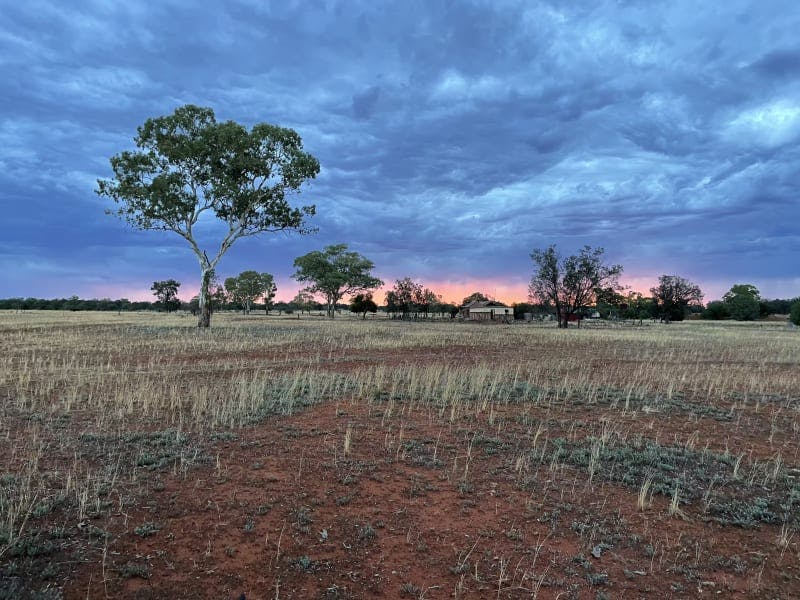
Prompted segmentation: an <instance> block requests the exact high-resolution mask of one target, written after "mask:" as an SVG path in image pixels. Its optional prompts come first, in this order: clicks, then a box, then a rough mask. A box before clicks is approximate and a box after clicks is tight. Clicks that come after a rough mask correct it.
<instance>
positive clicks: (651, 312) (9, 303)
mask: <svg viewBox="0 0 800 600" xmlns="http://www.w3.org/2000/svg"><path fill="white" fill-rule="evenodd" d="M797 301H798V298H793V299H781V298H778V299H774V300H760V301H759V302H758V308H759V310H758V313H759V314H758V316H760V317H761V318H763V317H767V316H769V315H787V314H789V312H790V311H791V306H792V304H793V303H795V302H797ZM213 305H214V306H213V308H214V310H217V311H218V310H227V311H238V310H242V306H241V304H239V303H237V302H225V303H221V302H219V301H218V300H215V301H214V302H213ZM512 307H513V308H514V317H515V318H516V319H522V318H524V317H525V315H526V314H533V315H544V314H550V313H552V312H553V311H552V308H551V307H550V306H548V305H542V304H529V303H526V302H517V303H514V304H512ZM324 308H325V307H324V306H323V305H322V304H321V303H319V302H313V301H312V302H305V303H303V304H301V305H298V304H296V303H294V302H274V303H272V304H271V306H270V312H273V313H278V314H292V313H294V312H311V311H321V310H324ZM349 308H350V307H349V306H348V305H346V304H337V305H336V309H337V310H338V311H346V310H348V309H349ZM377 308H378V310H379V311H381V312H384V311H385V312H390V313H393V312H395V310H393V309H394V308H395V307H392V306H388V307H384V306H380V307H377ZM690 309H691V312H694V313H699V314H700V315H701V316H702V317H703V318H705V319H724V318H729V317H730V315H729V314H727V313H726V312H725V310H724V306H723V303H722V302H721V301H714V302H709V303H708V305H707V306H706V307H705V309H704V307H702V306H693V307H690ZM0 310H71V311H117V312H123V311H141V310H151V311H154V312H167V311H165V308H164V306H163V305H162V304H161V303H160V302H147V301H132V300H128V299H127V298H121V299H119V300H111V299H110V298H101V299H99V300H98V299H96V298H92V299H90V300H84V299H82V298H78V297H77V296H72V297H71V298H52V299H45V298H4V299H0ZM178 310H181V311H185V312H190V313H192V314H195V313H196V312H197V298H192V300H191V301H189V302H181V303H180V308H179V309H178ZM252 310H254V311H258V310H264V305H263V304H257V303H256V304H253V306H252ZM457 310H458V309H457V308H456V306H455V305H451V304H443V305H442V306H437V307H435V310H431V311H425V312H426V313H427V312H437V313H438V312H443V313H450V312H453V313H455V312H457ZM595 311H598V312H599V315H600V316H601V317H602V318H609V317H612V318H613V317H616V318H622V319H642V318H645V319H647V318H656V316H657V309H656V306H655V304H654V303H653V301H652V299H651V298H639V299H638V301H635V302H631V301H629V302H628V303H627V304H622V305H621V306H614V305H613V304H606V303H602V302H598V303H597V304H596V305H595V306H593V307H590V308H586V309H582V310H580V311H579V314H580V316H583V317H587V316H590V315H591V314H592V313H593V312H595ZM425 316H427V315H425Z"/></svg>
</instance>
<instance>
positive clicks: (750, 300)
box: [722, 283, 761, 321]
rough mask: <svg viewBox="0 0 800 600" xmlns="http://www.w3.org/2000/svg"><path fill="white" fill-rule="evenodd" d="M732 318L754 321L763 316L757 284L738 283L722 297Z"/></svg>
mask: <svg viewBox="0 0 800 600" xmlns="http://www.w3.org/2000/svg"><path fill="white" fill-rule="evenodd" d="M722 301H723V302H724V303H725V306H726V308H727V309H728V313H729V314H730V316H731V318H733V319H736V320H737V321H754V320H755V319H758V318H759V317H760V316H761V294H760V293H759V291H758V288H756V286H754V285H751V284H749V283H737V284H736V285H734V286H733V287H732V288H731V289H730V290H728V291H727V292H726V293H725V295H724V296H723V297H722Z"/></svg>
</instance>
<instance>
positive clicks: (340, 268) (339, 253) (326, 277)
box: [292, 244, 383, 319]
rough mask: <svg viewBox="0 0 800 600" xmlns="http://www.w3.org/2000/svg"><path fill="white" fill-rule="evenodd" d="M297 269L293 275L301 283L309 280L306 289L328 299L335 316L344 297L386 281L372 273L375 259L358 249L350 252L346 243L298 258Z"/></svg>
mask: <svg viewBox="0 0 800 600" xmlns="http://www.w3.org/2000/svg"><path fill="white" fill-rule="evenodd" d="M294 266H295V268H296V269H297V272H296V273H295V274H294V275H292V277H293V278H294V279H296V280H297V281H299V282H301V283H309V284H310V285H308V286H307V287H306V288H305V291H307V292H309V293H311V294H321V295H322V296H323V297H324V298H325V303H326V312H327V315H328V317H330V318H331V319H332V318H333V317H334V315H335V312H336V304H337V303H338V302H339V300H341V299H342V298H343V297H344V296H348V295H350V294H355V293H358V292H366V291H369V290H374V289H376V288H379V287H380V286H382V285H383V281H381V280H380V279H378V278H377V277H373V276H372V273H371V271H372V269H373V268H374V267H375V265H374V264H373V262H372V261H371V260H369V259H367V258H364V257H363V256H361V255H360V254H359V253H358V252H348V251H347V245H346V244H337V245H334V246H328V247H326V248H325V249H324V250H315V251H314V252H309V253H308V254H305V255H303V256H300V257H298V258H296V259H295V261H294Z"/></svg>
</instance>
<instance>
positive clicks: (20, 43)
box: [0, 0, 800, 302]
mask: <svg viewBox="0 0 800 600" xmlns="http://www.w3.org/2000/svg"><path fill="white" fill-rule="evenodd" d="M0 14H2V18H0V80H2V82H3V84H2V85H1V86H0V206H1V207H2V213H0V214H1V215H2V216H0V272H2V274H3V276H2V278H0V281H1V282H2V283H0V297H19V296H23V297H28V296H33V297H45V298H52V297H68V296H71V295H73V294H74V295H78V296H80V297H85V298H92V297H97V298H100V297H111V298H119V297H127V298H129V299H152V296H151V292H150V291H149V288H150V286H151V284H152V282H153V281H155V280H162V279H169V278H174V279H177V280H179V281H181V282H182V284H183V287H182V288H181V294H180V296H181V297H182V298H184V299H188V298H189V297H191V295H193V294H194V293H196V290H197V287H198V285H199V266H198V264H197V260H196V258H195V257H194V255H193V254H192V253H191V251H190V250H189V248H188V245H187V244H186V242H185V240H183V239H181V238H179V237H178V236H177V235H175V234H172V233H165V232H152V231H136V230H133V229H131V228H130V227H129V226H127V225H126V224H125V223H123V222H122V221H120V220H119V219H117V218H116V217H114V216H111V215H107V214H105V210H106V209H109V208H113V207H114V205H113V203H112V202H111V201H110V200H108V199H106V198H102V197H100V196H98V195H97V194H95V192H94V190H95V188H96V185H97V184H96V181H97V179H98V178H106V177H110V175H111V170H110V166H109V158H110V157H111V156H113V155H115V154H117V153H119V152H122V151H125V150H132V149H134V144H133V137H134V136H135V135H136V128H137V127H138V126H139V125H141V124H142V123H144V121H145V120H146V119H148V118H150V117H156V116H161V115H167V114H171V113H172V112H173V111H174V110H175V109H176V108H177V107H179V106H181V105H184V104H196V105H200V106H208V107H211V108H212V109H213V110H214V111H215V113H216V116H217V119H218V120H221V121H223V120H234V121H237V122H240V123H243V124H245V125H247V126H248V127H249V126H252V125H253V124H255V123H259V122H268V123H275V124H278V125H281V126H283V127H291V128H293V129H295V130H296V131H297V132H298V133H299V134H300V136H301V137H302V139H303V143H304V147H305V149H306V150H307V151H308V152H311V153H312V154H313V155H314V156H316V157H317V158H318V159H319V161H320V164H321V171H320V174H319V176H318V177H317V178H316V179H315V180H314V181H312V182H311V183H310V184H309V185H308V186H305V187H304V188H303V191H302V193H301V194H300V195H299V196H298V197H297V198H296V199H293V202H296V203H297V204H309V203H313V204H315V205H316V207H317V215H316V216H315V217H314V218H313V221H312V222H311V224H312V225H314V226H315V227H317V228H318V233H316V234H315V235H310V236H301V235H296V234H294V235H290V234H265V235H263V236H259V237H256V238H250V239H243V240H239V241H238V242H237V243H236V245H235V246H234V247H233V248H232V249H231V250H230V251H229V252H228V253H227V254H226V255H225V257H224V258H223V259H222V261H221V263H220V265H219V267H218V269H217V271H218V274H219V275H220V276H221V277H222V278H224V277H227V276H231V275H236V274H238V273H239V272H241V271H244V270H250V269H253V270H257V271H259V272H269V273H272V274H273V275H274V276H275V278H276V282H277V284H278V299H284V300H288V299H291V297H292V296H293V295H294V293H295V292H296V291H297V289H298V287H299V286H298V284H297V283H295V282H294V281H293V280H292V279H291V275H292V273H293V272H294V269H293V267H292V263H293V261H294V259H295V258H296V257H297V256H300V255H302V254H305V253H307V252H310V251H312V250H318V249H322V248H323V247H324V246H327V245H330V244H336V243H346V244H347V245H348V246H349V248H350V250H355V251H357V252H360V253H361V254H363V255H364V256H366V257H367V258H369V259H371V260H372V261H373V262H374V263H375V274H376V275H377V276H379V277H381V278H382V279H383V280H384V281H386V282H387V284H388V285H389V286H391V285H392V284H393V282H394V280H396V279H399V278H403V277H407V276H408V277H412V278H413V279H415V280H417V281H419V282H421V283H423V284H424V285H426V286H428V287H430V288H432V289H433V290H434V291H435V292H437V293H440V294H442V296H443V297H444V299H445V300H450V301H460V300H461V298H463V297H464V296H466V295H467V294H468V293H470V292H472V291H482V292H484V293H487V294H489V295H490V296H493V297H496V298H497V299H500V300H505V301H507V302H512V301H525V299H526V296H527V284H528V282H529V280H530V277H531V275H532V273H533V267H534V265H533V262H532V261H531V259H530V253H531V251H532V250H533V249H536V248H545V247H547V246H549V245H550V244H556V245H557V247H558V249H559V250H560V251H561V252H562V253H564V254H572V253H574V252H576V251H577V250H579V249H580V248H581V247H583V246H584V245H587V244H588V245H590V246H595V247H596V246H599V247H603V248H604V249H605V256H606V258H607V259H608V262H610V263H618V264H621V265H623V267H624V269H625V271H624V273H625V275H624V277H623V283H625V284H626V285H628V286H630V287H631V288H632V289H636V290H639V291H643V292H646V291H647V290H649V288H650V287H652V286H653V285H655V284H656V282H657V279H658V276H659V275H662V274H670V275H671V274H677V275H680V276H683V277H686V278H688V279H690V280H691V281H693V282H695V283H698V284H699V285H700V286H701V288H702V289H703V291H704V292H705V297H706V300H713V299H715V298H719V297H720V296H721V295H722V294H723V293H724V292H725V291H726V290H728V289H729V288H730V287H731V286H732V285H733V284H735V283H752V284H754V285H756V286H757V287H758V288H759V289H760V291H761V294H762V296H763V297H766V298H787V297H795V296H798V295H800V260H798V257H800V143H798V142H800V36H798V34H797V32H798V31H800V3H797V2H796V0H785V1H777V0H774V1H771V0H761V1H737V0H726V1H725V2H696V1H695V0H686V1H684V0H673V1H670V2H655V1H649V0H648V1H645V0H628V1H623V0H618V1H602V0H601V1H595V0H592V1H588V0H587V1H574V2H572V1H571V2H561V1H552V2H536V1H534V0H527V1H511V0H486V1H474V2H473V1H468V0H460V1H440V0H424V1H423V0H419V1H416V0H405V1H398V2H391V1H385V2H384V1H377V2H376V1H374V0H373V1H364V2H359V1H356V0H348V1H342V2H334V1H320V0H316V1H315V0H303V1H298V2H293V1H285V0H284V1H280V2H277V1H276V2H267V1H262V0H242V1H230V2H202V1H200V2H198V1H192V2H190V1H188V0H166V1H163V2H152V3H150V2H107V1H99V0H98V1H94V2H91V1H87V2H83V1H78V2H69V3H66V2H42V1H36V0H30V1H26V2H12V1H10V0H0ZM205 232H206V234H207V238H206V239H207V241H208V243H209V248H210V247H211V245H212V244H211V242H212V241H213V240H214V239H216V238H215V236H216V237H219V233H220V232H219V230H218V229H216V228H215V224H214V223H207V224H206V230H205Z"/></svg>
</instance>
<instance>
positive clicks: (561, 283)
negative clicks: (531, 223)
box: [528, 246, 622, 328]
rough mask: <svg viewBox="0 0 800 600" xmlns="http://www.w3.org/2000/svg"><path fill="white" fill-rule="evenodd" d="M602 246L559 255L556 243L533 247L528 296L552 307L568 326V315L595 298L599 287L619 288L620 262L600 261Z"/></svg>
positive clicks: (561, 321)
mask: <svg viewBox="0 0 800 600" xmlns="http://www.w3.org/2000/svg"><path fill="white" fill-rule="evenodd" d="M603 254H604V250H603V249H602V248H592V247H591V246H584V247H583V249H581V250H580V251H579V252H578V254H574V255H572V256H568V257H566V258H562V257H561V255H560V254H559V253H558V251H557V250H556V247H555V246H550V247H549V248H546V249H545V250H534V251H533V252H532V253H531V259H533V262H534V263H535V265H536V270H535V271H534V274H533V277H532V278H531V283H530V285H529V286H528V296H529V299H530V300H531V301H532V302H540V303H548V302H549V303H550V304H552V305H553V306H554V307H555V310H556V318H557V319H558V326H559V327H562V328H564V327H568V325H569V318H570V316H571V315H574V314H576V313H577V312H578V310H579V309H581V308H583V307H585V306H589V305H590V304H593V303H594V302H595V299H596V297H597V292H598V290H601V289H614V290H616V289H619V284H618V282H617V281H618V279H619V276H620V274H621V273H622V266H621V265H606V264H604V263H603Z"/></svg>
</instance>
